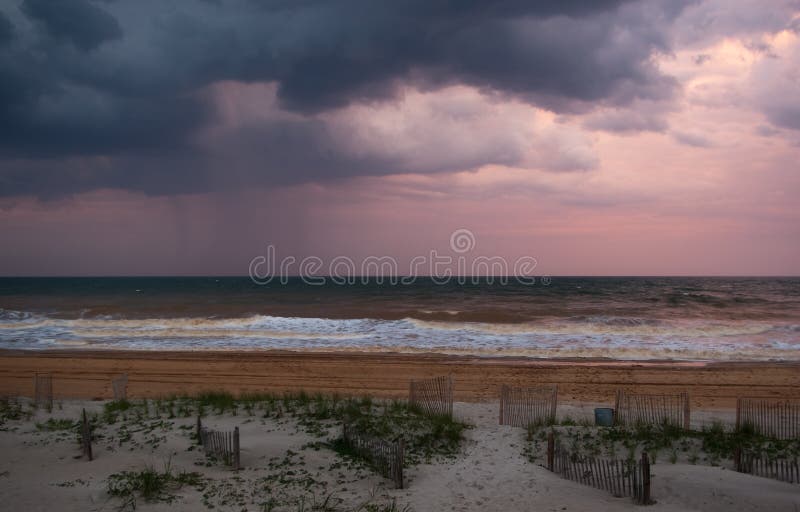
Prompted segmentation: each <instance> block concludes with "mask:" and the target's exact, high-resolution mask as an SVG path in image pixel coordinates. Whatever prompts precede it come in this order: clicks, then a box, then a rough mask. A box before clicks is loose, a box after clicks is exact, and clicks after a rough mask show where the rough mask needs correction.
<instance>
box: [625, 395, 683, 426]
mask: <svg viewBox="0 0 800 512" xmlns="http://www.w3.org/2000/svg"><path fill="white" fill-rule="evenodd" d="M690 421H691V404H690V402H689V393H686V392H684V393H679V394H676V395H646V394H636V393H628V392H626V391H623V390H621V389H620V390H617V396H616V401H615V405H614V423H615V424H617V425H664V424H667V425H674V426H676V427H680V428H684V429H686V430H689V425H690Z"/></svg>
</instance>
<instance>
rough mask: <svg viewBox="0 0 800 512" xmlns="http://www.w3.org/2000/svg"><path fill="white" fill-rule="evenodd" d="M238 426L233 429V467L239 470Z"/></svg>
mask: <svg viewBox="0 0 800 512" xmlns="http://www.w3.org/2000/svg"><path fill="white" fill-rule="evenodd" d="M239 462H240V459H239V427H234V429H233V469H235V470H236V471H238V470H239V467H240V466H239Z"/></svg>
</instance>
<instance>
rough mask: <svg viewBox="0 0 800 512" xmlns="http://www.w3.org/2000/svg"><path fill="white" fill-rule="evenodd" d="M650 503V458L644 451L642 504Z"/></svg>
mask: <svg viewBox="0 0 800 512" xmlns="http://www.w3.org/2000/svg"><path fill="white" fill-rule="evenodd" d="M649 503H650V459H649V458H648V457H647V452H642V504H643V505H647V504H649Z"/></svg>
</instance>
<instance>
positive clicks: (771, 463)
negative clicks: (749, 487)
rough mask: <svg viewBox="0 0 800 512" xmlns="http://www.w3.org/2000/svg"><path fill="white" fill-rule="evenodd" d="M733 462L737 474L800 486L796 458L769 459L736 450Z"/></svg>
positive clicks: (798, 466) (799, 471) (799, 472)
mask: <svg viewBox="0 0 800 512" xmlns="http://www.w3.org/2000/svg"><path fill="white" fill-rule="evenodd" d="M733 462H734V465H735V466H736V471H738V472H739V473H748V474H750V475H755V476H763V477H765V478H772V479H773V480H780V481H781V482H788V483H790V484H800V463H798V458H797V457H794V458H772V459H771V458H769V457H763V456H760V455H756V454H754V453H751V452H748V451H745V450H741V449H737V450H736V451H735V453H734V455H733Z"/></svg>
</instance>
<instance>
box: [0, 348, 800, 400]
mask: <svg viewBox="0 0 800 512" xmlns="http://www.w3.org/2000/svg"><path fill="white" fill-rule="evenodd" d="M35 372H47V373H51V374H52V375H53V392H54V396H55V397H57V398H83V399H91V398H110V397H111V378H112V377H113V376H115V375H118V374H122V373H125V374H127V375H128V379H129V393H130V394H131V395H132V396H136V397H139V398H143V397H148V398H154V397H164V396H169V395H174V394H193V393H198V392H201V391H207V390H225V391H228V392H231V393H234V394H240V393H248V392H250V393H253V392H283V391H299V390H305V391H309V392H322V393H327V394H332V393H338V394H341V395H343V396H360V395H364V394H368V395H371V396H375V397H382V398H400V397H406V396H407V395H408V382H409V380H410V379H415V378H423V377H430V376H436V375H447V374H450V375H452V376H453V379H454V381H455V391H454V392H455V399H456V400H458V401H464V402H479V401H491V400H496V399H497V397H498V392H499V388H500V386H501V385H502V384H507V385H513V386H536V385H541V384H556V385H558V388H559V400H560V401H562V402H575V403H580V402H589V403H608V404H613V400H614V393H615V392H616V390H617V389H629V390H636V391H637V392H641V393H677V392H683V391H688V392H689V394H690V397H691V400H692V404H693V405H694V406H696V407H704V408H732V407H735V404H736V398H737V397H739V396H757V397H770V398H783V399H797V398H800V363H794V362H791V363H790V362H783V363H764V362H752V363H730V362H727V363H722V362H717V363H699V362H670V361H647V362H645V361H638V362H630V361H608V360H532V359H525V358H481V357H471V356H450V355H439V354H390V353H330V352H288V351H249V352H234V351H197V352H162V351H116V350H114V351H85V350H82V351H43V352H33V351H0V395H5V396H31V394H32V393H33V374H34V373H35Z"/></svg>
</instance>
